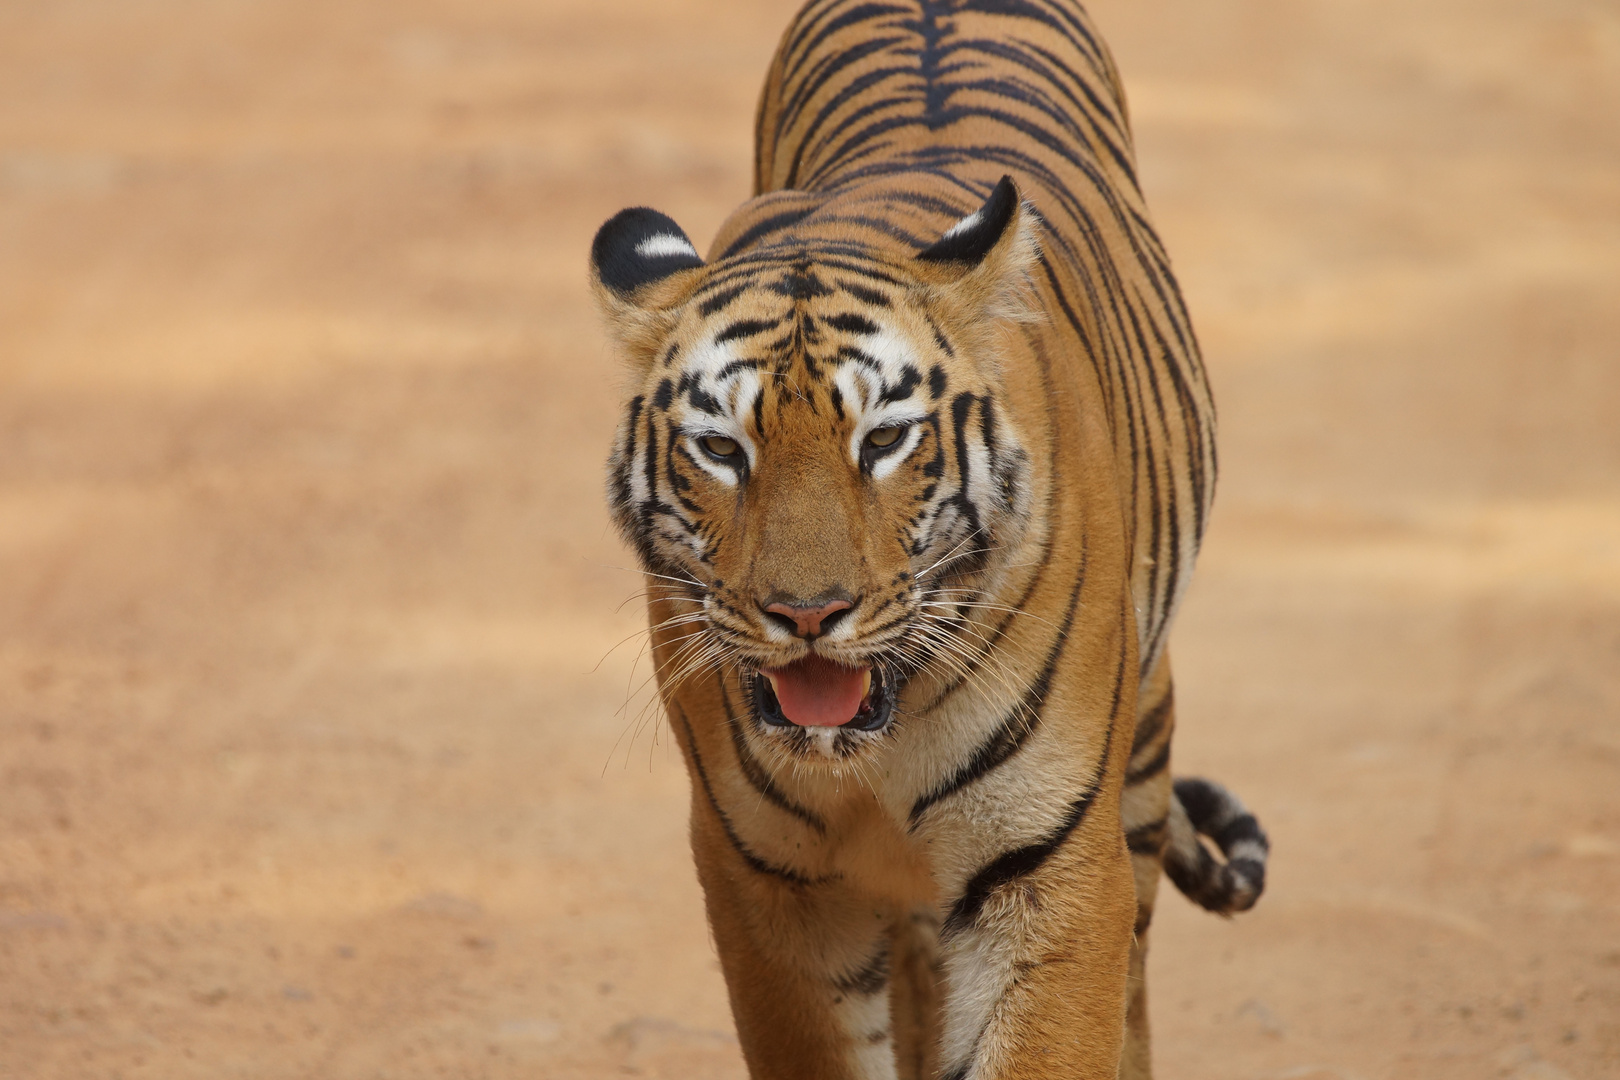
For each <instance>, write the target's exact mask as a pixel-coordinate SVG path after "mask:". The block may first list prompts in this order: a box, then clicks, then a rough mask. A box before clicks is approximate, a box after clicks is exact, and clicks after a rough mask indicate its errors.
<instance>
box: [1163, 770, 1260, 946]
mask: <svg viewBox="0 0 1620 1080" xmlns="http://www.w3.org/2000/svg"><path fill="white" fill-rule="evenodd" d="M1200 835H1203V836H1207V837H1209V838H1210V839H1211V840H1213V841H1214V842H1215V846H1216V847H1218V848H1220V851H1221V855H1222V857H1223V859H1224V861H1222V860H1218V859H1216V858H1215V856H1214V855H1213V854H1211V853H1210V850H1209V848H1208V847H1206V846H1205V845H1204V844H1203V843H1202V842H1201V841H1200V840H1199V839H1198V837H1199V836H1200ZM1270 853H1271V842H1270V841H1269V840H1267V839H1266V834H1265V833H1264V832H1263V831H1262V830H1261V828H1260V822H1259V821H1257V820H1256V819H1255V816H1254V815H1253V814H1251V813H1249V811H1248V810H1246V809H1244V806H1243V804H1242V803H1241V802H1239V801H1238V797H1237V796H1236V795H1233V794H1232V793H1231V792H1230V791H1228V790H1226V788H1224V787H1222V786H1221V785H1220V784H1217V783H1215V782H1214V781H1213V780H1203V779H1200V778H1198V777H1194V776H1187V777H1182V778H1181V779H1179V780H1177V781H1176V782H1175V785H1174V795H1173V797H1172V798H1171V799H1170V842H1169V843H1168V844H1166V845H1165V849H1164V872H1165V873H1166V874H1168V875H1169V876H1170V880H1171V881H1173V882H1175V883H1176V888H1178V889H1180V890H1181V892H1182V894H1183V895H1185V896H1186V897H1187V899H1189V900H1191V901H1193V902H1194V903H1195V904H1198V905H1199V906H1201V907H1204V908H1208V909H1209V910H1210V911H1213V912H1215V913H1217V914H1219V915H1231V914H1234V913H1235V912H1239V911H1247V910H1249V909H1250V908H1251V907H1253V906H1254V902H1255V901H1256V900H1258V899H1260V894H1261V893H1262V892H1264V891H1265V887H1266V858H1267V856H1268V855H1269V854H1270Z"/></svg>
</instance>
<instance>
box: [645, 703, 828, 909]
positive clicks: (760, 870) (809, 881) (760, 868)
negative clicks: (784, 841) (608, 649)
mask: <svg viewBox="0 0 1620 1080" xmlns="http://www.w3.org/2000/svg"><path fill="white" fill-rule="evenodd" d="M674 708H675V718H676V720H678V721H679V722H680V725H681V730H683V731H685V732H686V748H687V752H688V753H689V754H690V755H691V761H692V769H693V771H694V772H696V773H697V776H698V783H699V785H700V786H701V787H702V788H703V794H704V795H705V796H707V797H708V800H709V805H710V806H711V807H712V808H713V809H714V815H715V817H717V818H718V819H719V820H720V828H721V829H722V830H724V832H725V834H726V839H727V840H729V841H731V846H732V849H733V850H735V851H736V852H737V855H738V856H739V857H740V858H741V859H742V861H743V862H744V863H745V864H747V866H748V868H749V869H750V870H753V871H754V872H755V873H757V874H765V875H768V876H770V877H774V878H780V879H781V880H782V881H785V882H787V883H788V884H789V885H797V886H800V887H803V886H807V885H820V884H824V883H826V882H828V881H832V880H835V879H836V878H837V877H838V875H836V874H834V875H830V876H828V877H821V878H813V877H808V876H806V875H804V874H801V873H799V872H798V871H797V870H794V869H792V868H791V867H787V866H777V865H775V864H774V863H769V862H766V861H765V860H764V859H762V858H760V857H759V856H758V855H755V854H754V853H753V852H752V851H750V850H748V845H746V844H744V843H743V842H742V838H741V837H740V836H738V835H737V830H736V829H735V828H733V827H732V824H731V818H729V817H727V816H726V812H725V811H724V810H722V809H720V803H719V801H718V800H717V799H716V798H715V797H714V787H713V786H712V785H711V784H710V783H709V772H708V770H707V769H705V768H704V767H703V758H702V756H701V755H699V754H698V748H697V739H696V738H694V737H693V735H692V725H691V722H690V721H688V720H687V719H686V712H685V710H683V709H682V708H681V707H680V705H675V706H674Z"/></svg>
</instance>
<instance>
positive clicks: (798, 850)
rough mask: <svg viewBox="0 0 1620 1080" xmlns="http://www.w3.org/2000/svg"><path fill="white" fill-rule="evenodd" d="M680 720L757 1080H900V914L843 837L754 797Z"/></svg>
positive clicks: (713, 905) (700, 835)
mask: <svg viewBox="0 0 1620 1080" xmlns="http://www.w3.org/2000/svg"><path fill="white" fill-rule="evenodd" d="M719 700H720V699H719V698H718V696H715V697H712V698H710V699H709V703H710V704H715V703H718V701H719ZM716 711H720V710H719V709H718V708H717V709H716ZM671 720H672V721H673V726H674V728H675V732H676V737H677V740H678V741H679V743H680V744H681V749H682V751H683V753H684V755H685V758H686V763H687V767H688V771H689V772H690V774H691V778H692V852H693V855H694V859H695V862H696V864H697V871H698V879H699V881H700V882H701V884H702V886H703V893H704V901H705V904H706V906H707V908H708V915H709V925H710V928H711V929H712V931H713V933H714V939H715V945H716V947H717V949H718V951H719V954H720V964H721V968H722V970H723V971H724V973H725V978H726V988H727V991H728V992H729V994H730V998H731V1009H732V1014H733V1017H734V1019H735V1021H736V1025H737V1037H738V1040H739V1042H740V1043H741V1044H742V1050H743V1056H744V1057H745V1058H746V1060H747V1062H748V1069H749V1075H750V1076H751V1077H752V1078H753V1080H895V1078H896V1076H897V1073H896V1062H895V1025H894V1024H893V1023H892V1022H891V1018H890V1011H891V1010H890V998H891V993H890V991H891V986H890V984H891V971H892V969H893V968H894V966H895V965H896V963H898V964H899V965H901V966H902V967H904V966H906V964H907V958H906V957H905V956H904V955H902V956H900V957H899V958H898V959H896V956H895V953H896V949H895V941H896V939H895V934H894V927H895V925H896V923H897V915H898V913H899V911H900V910H902V908H903V905H900V904H896V903H895V902H894V901H892V900H889V899H885V898H884V897H882V896H875V895H873V893H872V891H871V890H870V889H869V888H868V889H862V888H859V887H857V886H856V885H855V884H854V878H855V875H853V874H851V873H849V872H848V871H847V870H846V869H844V868H842V867H841V866H840V864H839V862H838V860H836V859H835V858H833V857H832V851H833V849H834V848H843V849H844V850H846V852H847V845H832V844H829V842H828V836H829V834H831V833H834V831H835V830H833V829H832V827H831V826H829V825H828V824H827V823H825V822H823V821H822V820H821V819H820V818H819V817H818V816H817V815H815V814H813V813H810V812H807V811H803V810H802V808H801V813H802V814H803V817H800V816H796V815H795V814H793V813H789V812H786V811H784V810H783V809H782V807H781V806H779V805H776V804H773V803H772V802H771V801H769V800H767V799H764V798H762V797H761V795H760V793H759V791H757V790H755V789H754V788H753V787H751V786H749V782H748V780H747V779H746V777H745V776H744V775H743V772H742V770H741V769H740V768H739V764H738V759H737V758H736V757H735V756H734V755H735V753H736V747H735V744H734V743H732V741H731V740H730V739H728V738H726V737H725V736H724V735H723V734H722V732H721V731H717V730H715V729H713V728H712V727H699V726H697V725H694V724H693V723H692V722H691V721H689V720H688V716H687V713H686V712H685V711H684V710H683V709H682V708H681V707H680V706H679V705H676V706H675V707H674V708H673V709H672V710H671ZM773 790H774V788H773ZM779 797H780V796H779ZM875 807H876V804H875V802H874V803H873V804H872V808H873V809H874V810H875ZM866 861H867V862H868V863H870V862H873V861H877V862H879V863H881V862H882V860H881V859H879V860H872V859H871V858H870V857H868V859H867V860H866ZM902 952H903V950H902Z"/></svg>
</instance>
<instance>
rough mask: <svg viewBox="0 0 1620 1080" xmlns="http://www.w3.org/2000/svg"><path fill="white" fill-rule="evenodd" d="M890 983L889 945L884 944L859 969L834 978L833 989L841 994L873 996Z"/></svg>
mask: <svg viewBox="0 0 1620 1080" xmlns="http://www.w3.org/2000/svg"><path fill="white" fill-rule="evenodd" d="M888 984H889V947H888V946H887V945H884V946H883V947H882V948H880V949H878V951H877V952H876V953H875V954H873V956H872V959H870V960H868V961H867V962H866V964H865V965H864V966H863V967H862V968H861V969H860V970H859V971H852V972H850V973H849V974H848V975H844V976H842V977H840V978H837V979H834V980H833V989H835V990H837V991H838V992H839V993H841V994H861V995H863V996H868V997H869V996H871V995H872V994H875V993H877V992H878V991H879V990H882V989H883V988H884V987H885V986H887V985H888Z"/></svg>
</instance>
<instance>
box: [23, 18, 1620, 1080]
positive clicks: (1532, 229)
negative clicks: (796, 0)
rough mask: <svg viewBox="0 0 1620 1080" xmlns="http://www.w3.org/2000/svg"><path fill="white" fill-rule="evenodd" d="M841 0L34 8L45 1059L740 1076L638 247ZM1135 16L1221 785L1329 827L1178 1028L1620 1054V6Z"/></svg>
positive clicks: (1520, 1053)
mask: <svg viewBox="0 0 1620 1080" xmlns="http://www.w3.org/2000/svg"><path fill="white" fill-rule="evenodd" d="M789 9H790V5H789V4H786V3H774V2H773V3H761V2H756V0H728V2H720V0H658V2H653V0H641V2H639V3H635V2H630V0H626V2H624V3H615V4H612V5H607V4H599V3H587V2H585V0H524V2H522V3H519V2H516V0H480V2H478V3H449V2H447V0H440V2H438V3H430V2H428V0H389V2H386V3H385V2H382V0H353V2H348V3H343V4H331V3H324V2H323V3H315V2H311V0H283V2H278V3H274V4H271V3H265V2H255V0H241V2H234V3H213V4H207V5H197V4H182V3H179V2H177V0H144V2H142V3H139V4H132V3H128V2H127V0H118V2H114V0H59V2H55V3H51V4H11V5H6V6H4V7H0V1076H4V1077H7V1078H10V1077H19V1078H30V1080H32V1078H48V1077H75V1078H77V1077H85V1078H91V1077H94V1078H111V1077H124V1078H136V1077H150V1078H154V1080H183V1078H188V1077H196V1078H208V1080H216V1078H221V1077H231V1076H243V1077H255V1078H271V1077H287V1078H302V1077H320V1078H323V1080H325V1078H331V1080H343V1078H350V1077H354V1078H362V1077H364V1078H371V1077H438V1076H444V1077H518V1076H525V1077H539V1076H543V1077H559V1078H568V1077H587V1076H588V1077H600V1076H610V1075H621V1074H622V1075H641V1076H647V1077H666V1078H671V1080H673V1078H677V1077H678V1078H682V1080H687V1078H695V1080H701V1078H715V1080H719V1078H722V1077H725V1078H738V1077H741V1076H742V1069H741V1065H740V1063H739V1061H738V1058H737V1054H736V1049H735V1044H734V1043H733V1042H732V1040H731V1038H730V1036H729V1034H727V1032H728V1030H729V1019H728V1015H727V1011H726V1006H725V997H724V990H723V987H722V985H721V982H720V977H719V973H718V971H717V968H716V964H715V961H714V958H713V955H712V953H711V950H710V946H709V944H708V940H707V936H706V933H705V929H704V926H703V921H702V912H701V906H700V901H699V897H698V894H697V889H696V886H695V883H694V880H693V876H692V872H691V870H690V867H689V860H688V855H687V852H686V843H685V821H684V819H685V801H686V781H685V778H684V775H683V772H682V769H681V767H680V763H679V761H678V758H677V757H676V755H674V754H673V753H671V752H670V748H669V746H668V740H667V738H662V739H659V738H656V737H655V735H654V731H655V725H652V724H650V723H647V724H642V725H639V726H638V725H637V724H636V723H635V722H634V721H635V719H636V717H637V716H638V713H639V709H640V706H641V704H642V702H643V701H644V700H645V697H644V696H642V697H638V698H634V699H633V700H632V703H631V705H630V707H629V709H628V711H626V710H624V709H623V708H622V706H623V704H624V702H625V696H626V687H627V685H629V686H633V685H634V680H635V679H639V678H640V676H635V677H634V678H633V677H632V675H631V665H630V661H631V659H632V658H633V655H634V653H635V648H634V643H633V642H632V643H631V645H629V646H626V647H624V648H621V649H619V650H618V651H616V652H613V653H611V655H610V656H609V657H608V659H607V660H606V661H605V662H603V663H602V664H601V666H600V667H594V666H595V665H597V663H598V661H599V660H600V659H601V658H602V656H603V655H604V654H605V653H608V651H609V649H610V648H611V647H612V646H613V645H614V643H615V642H616V641H618V640H620V639H621V638H624V637H625V636H627V635H630V634H632V633H633V632H634V631H635V629H636V628H637V626H638V625H639V623H640V620H641V615H640V612H639V610H638V609H637V606H636V604H635V603H633V602H632V603H630V604H628V605H625V606H623V607H621V606H620V604H621V601H623V600H625V599H626V597H628V596H630V595H631V594H632V593H633V591H634V590H635V587H636V582H635V579H634V577H633V576H632V575H631V574H629V573H627V572H624V571H623V570H620V569H616V567H623V566H628V565H629V561H628V556H627V555H626V554H625V553H624V552H623V551H622V550H621V549H620V548H619V546H618V545H617V543H616V541H615V540H614V539H613V538H612V536H611V534H610V533H609V532H608V530H607V528H606V525H605V518H604V513H603V509H602V506H601V499H600V496H599V493H598V492H599V475H600V467H601V464H600V463H601V461H602V459H603V457H604V454H605V448H606V444H607V440H608V438H609V433H610V431H611V428H612V425H613V422H614V413H615V405H614V400H615V393H616V391H615V373H614V369H613V363H612V361H611V358H610V357H609V356H608V354H607V352H606V349H605V347H604V345H603V343H602V339H601V337H600V336H599V334H598V331H597V329H596V326H595V322H594V316H593V314H592V312H591V310H590V308H589V305H588V298H587V295H586V292H585V288H584V281H583V264H584V253H585V250H586V245H587V243H588V241H589V238H590V236H591V234H592V232H593V230H594V229H595V227H596V225H597V224H598V223H599V222H601V221H602V220H603V219H604V218H605V217H607V216H608V215H609V214H610V213H612V212H613V211H615V210H617V209H619V208H620V207H622V206H625V205H631V204H635V203H643V202H650V203H653V204H655V205H657V206H659V207H661V208H663V209H664V210H666V211H668V212H670V213H672V214H673V215H675V216H676V217H677V218H679V219H680V220H681V221H682V222H683V223H685V224H686V226H687V228H688V230H689V231H690V232H691V233H692V235H693V236H695V237H706V236H708V235H709V234H710V233H711V232H712V231H713V229H714V228H715V226H716V225H717V224H718V222H719V221H720V219H721V217H722V216H723V214H724V213H725V212H726V211H727V210H728V209H729V208H730V207H731V206H732V205H733V204H734V203H735V202H736V201H738V200H739V199H740V198H742V197H743V196H744V195H745V194H746V187H747V183H748V139H749V136H750V120H751V111H752V106H753V99H754V94H755V91H756V87H757V81H758V79H759V77H760V74H761V73H762V71H763V68H764V65H765V62H766V60H767V58H768V55H769V52H770V50H771V48H772V46H773V44H774V41H775V37H776V34H777V33H778V32H779V29H780V28H781V26H782V25H783V24H784V23H785V21H786V19H787V16H788V14H789ZM1095 11H1096V14H1097V15H1098V17H1099V20H1100V21H1101V23H1102V25H1103V28H1104V30H1105V31H1106V32H1107V33H1108V34H1109V35H1110V38H1111V40H1112V42H1113V44H1114V46H1115V49H1116V52H1117V54H1118V56H1119V59H1120V62H1121V64H1122V66H1123V68H1124V71H1125V74H1126V79H1127V84H1128V86H1129V87H1130V89H1131V92H1132V107H1133V113H1134V117H1135V122H1136V126H1137V129H1138V134H1139V140H1140V143H1141V161H1142V173H1143V175H1144V176H1145V178H1146V183H1147V185H1148V188H1149V195H1150V200H1151V202H1152V204H1153V206H1154V207H1155V209H1156V213H1157V216H1158V220H1159V222H1160V224H1161V226H1162V230H1163V232H1164V234H1165V235H1166V237H1167V240H1168V243H1169V245H1170V249H1171V251H1172V252H1173V253H1174V255H1175V258H1176V260H1177V266H1178V267H1179V269H1180V271H1181V273H1182V276H1183V280H1184V284H1185V286H1186V291H1187V294H1188V297H1189V301H1190V304H1191V307H1192V310H1193V315H1194V318H1195V320H1196V321H1197V323H1198V325H1199V327H1200V329H1201V332H1202V334H1203V338H1204V344H1205V347H1206V352H1207V355H1208V358H1209V362H1210V366H1211V368H1212V370H1213V372H1214V379H1215V386H1216V391H1217V395H1218V398H1219V402H1220V405H1221V407H1222V422H1223V430H1222V438H1223V443H1222V463H1223V476H1222V485H1223V486H1222V491H1221V494H1220V498H1219V504H1218V508H1217V513H1216V523H1215V526H1214V529H1213V533H1212V535H1211V537H1210V541H1209V547H1208V549H1207V557H1206V558H1205V560H1204V562H1203V566H1202V570H1201V576H1200V578H1199V580H1198V581H1197V582H1196V584H1195V586H1194V592H1193V596H1192V598H1191V600H1190V601H1189V603H1188V605H1187V607H1186V610H1185V614H1184V616H1183V620H1182V623H1181V626H1180V629H1179V632H1178V636H1177V638H1176V639H1175V645H1174V652H1175V657H1176V664H1177V668H1178V675H1179V697H1180V700H1181V702H1182V709H1181V713H1182V716H1183V721H1182V724H1183V726H1182V730H1181V732H1180V734H1179V735H1178V739H1179V743H1178V747H1179V749H1178V769H1179V770H1180V771H1187V772H1208V773H1209V774H1211V775H1215V776H1218V777H1221V778H1222V779H1224V780H1227V781H1228V782H1230V783H1231V784H1232V785H1233V786H1234V787H1235V788H1236V789H1237V790H1239V791H1240V792H1242V793H1243V795H1244V796H1245V797H1246V798H1247V799H1248V801H1249V802H1250V803H1251V805H1253V806H1254V807H1255V808H1256V809H1258V810H1259V811H1260V812H1261V814H1262V816H1263V818H1264V820H1265V822H1266V824H1267V825H1268V826H1269V828H1270V830H1271V833H1272V836H1273V840H1274V843H1275V859H1274V868H1275V869H1274V876H1273V879H1272V883H1271V891H1270V893H1269V894H1268V896H1267V897H1266V899H1265V901H1264V902H1263V903H1262V905H1261V907H1260V908H1259V910H1257V911H1256V912H1255V913H1254V914H1252V915H1250V916H1248V917H1245V918H1242V919H1239V920H1237V921H1234V922H1231V923H1223V922H1220V921H1218V920H1215V919H1213V918H1209V917H1205V916H1202V915H1200V914H1199V913H1197V912H1195V911H1193V910H1192V909H1190V908H1189V907H1187V906H1186V905H1185V904H1183V903H1181V902H1179V901H1177V900H1171V901H1168V902H1166V903H1165V904H1164V905H1163V908H1162V910H1163V911H1164V915H1163V916H1162V920H1161V923H1160V929H1159V931H1158V937H1157V941H1156V943H1155V949H1156V951H1155V954H1154V958H1153V967H1152V974H1151V978H1152V980H1153V982H1154V995H1155V997H1154V1002H1155V1005H1154V1007H1155V1015H1156V1027H1157V1039H1158V1047H1159V1055H1160V1060H1161V1063H1162V1070H1161V1072H1162V1076H1163V1078H1164V1080H1202V1078H1213V1080H1247V1078H1272V1080H1284V1078H1291V1080H1335V1078H1336V1080H1353V1078H1361V1080H1379V1078H1414V1080H1417V1078H1421V1080H1449V1078H1453V1077H1455V1078H1458V1080H1462V1078H1465V1077H1466V1078H1470V1080H1472V1078H1479V1077H1492V1076H1504V1077H1511V1078H1515V1080H1559V1078H1567V1077H1573V1078H1577V1080H1600V1078H1607V1077H1614V1076H1620V899H1617V898H1620V423H1617V421H1616V417H1617V415H1620V362H1617V359H1620V357H1617V352H1620V346H1617V344H1616V343H1617V342H1620V306H1617V305H1616V303H1615V297H1616V295H1620V105H1617V104H1616V103H1617V102H1620V14H1616V10H1615V8H1614V6H1613V4H1611V3H1603V2H1601V0H1587V2H1580V0H1556V2H1551V0H1517V2H1511V3H1510V2H1505V0H1466V2H1465V0H1422V2H1421V3H1415V4H1414V3H1403V2H1397V0H1358V2H1354V3H1352V2H1350V0H1288V2H1282V0H1232V2H1228V3H1221V4H1212V3H1209V2H1208V0H1140V2H1137V3H1127V2H1126V0H1105V2H1099V3H1097V4H1096V5H1095ZM593 668H594V670H593ZM644 673H645V672H644V670H643V674H644Z"/></svg>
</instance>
